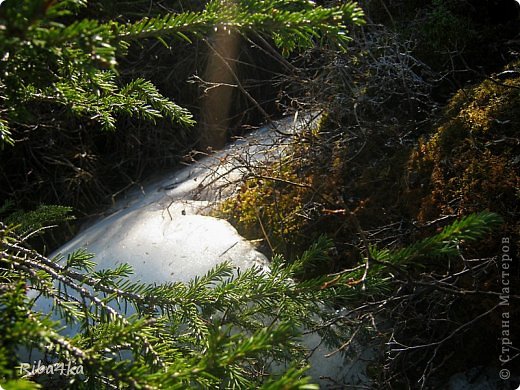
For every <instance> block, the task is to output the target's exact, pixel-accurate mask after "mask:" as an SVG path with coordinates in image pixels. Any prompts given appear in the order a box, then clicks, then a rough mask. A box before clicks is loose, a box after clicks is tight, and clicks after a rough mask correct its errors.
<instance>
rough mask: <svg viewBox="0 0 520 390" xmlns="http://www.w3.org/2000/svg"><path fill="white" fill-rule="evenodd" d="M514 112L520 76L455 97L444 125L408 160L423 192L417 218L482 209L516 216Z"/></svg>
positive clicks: (519, 114) (517, 117)
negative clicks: (419, 177)
mask: <svg viewBox="0 0 520 390" xmlns="http://www.w3.org/2000/svg"><path fill="white" fill-rule="evenodd" d="M515 66H518V63H517V64H515ZM518 107H520V77H511V78H509V79H506V80H501V81H498V80H496V81H493V80H485V81H483V82H481V83H480V84H477V85H475V86H473V87H472V88H469V89H467V90H460V91H459V92H458V93H456V94H455V95H454V97H453V98H452V99H451V101H450V102H449V104H448V106H447V109H446V112H445V117H444V120H443V122H442V123H441V125H440V126H439V127H438V128H437V130H436V132H435V134H434V135H433V136H432V137H431V138H430V140H429V141H427V142H426V141H421V142H420V143H419V146H418V147H417V149H416V150H415V152H414V153H413V155H412V158H411V161H410V171H413V172H416V173H419V175H420V176H421V178H422V179H421V181H420V182H421V184H422V185H423V186H424V189H425V190H426V191H425V196H424V198H423V205H422V208H421V210H420V212H419V218H420V219H423V220H427V219H430V218H432V217H434V216H435V215H436V214H437V215H438V214H440V213H444V214H467V213H470V212H474V211H478V210H482V209H484V208H487V209H490V210H493V211H496V212H498V213H500V214H502V215H515V214H516V213H517V212H518V210H517V206H516V204H517V203H518V188H519V185H520V177H519V175H518V153H517V152H516V148H517V142H518V141H517V138H516V136H515V134H517V132H518V129H519V127H520V111H518Z"/></svg>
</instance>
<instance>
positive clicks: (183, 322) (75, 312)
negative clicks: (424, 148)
mask: <svg viewBox="0 0 520 390" xmlns="http://www.w3.org/2000/svg"><path fill="white" fill-rule="evenodd" d="M499 223H500V219H499V218H498V217H497V216H496V215H494V214H490V213H481V214H476V215H471V216H469V217H466V218H463V219H461V220H460V221H457V222H455V223H453V224H452V225H451V226H449V227H447V228H445V229H444V230H443V231H442V232H441V233H439V234H437V235H435V236H433V237H431V238H428V239H425V240H423V241H420V242H418V243H417V244H413V245H411V246H409V247H407V248H404V249H402V250H398V251H386V250H383V251H377V250H375V249H372V255H373V256H374V259H373V260H374V261H377V262H378V263H377V264H376V266H375V267H371V268H369V269H368V272H367V275H365V279H366V280H365V283H364V284H363V285H362V284H361V283H353V280H355V279H357V278H359V276H360V275H359V271H357V270H354V271H350V272H343V273H341V274H339V275H330V276H321V277H315V278H311V279H306V280H298V275H299V274H301V273H302V272H303V271H304V270H305V269H306V267H309V266H312V265H313V264H316V263H317V262H320V261H327V258H328V253H330V250H331V249H332V242H331V241H330V240H328V239H326V238H320V239H319V240H318V241H317V242H316V243H315V244H314V245H313V246H312V247H311V248H309V250H308V251H307V252H305V253H304V254H303V255H302V256H301V257H300V258H299V259H297V260H296V261H295V262H292V263H291V264H288V263H287V262H285V261H284V259H283V258H281V257H279V256H275V257H274V259H273V260H272V263H271V266H270V271H269V272H266V271H265V270H263V269H260V268H258V267H252V268H250V269H247V270H234V269H233V268H232V267H231V266H230V264H228V263H223V264H220V265H218V266H216V267H215V268H213V269H212V270H210V271H209V272H208V273H207V274H206V275H203V276H200V277H197V278H195V279H194V280H192V281H191V282H189V283H180V282H177V283H167V284H162V285H148V284H142V283H139V282H135V281H131V279H130V278H129V277H130V276H131V275H132V269H131V267H130V266H128V265H126V264H123V265H120V266H119V267H117V268H115V269H112V270H95V269H94V267H95V262H94V257H93V255H91V254H88V253H86V252H85V251H83V250H78V251H76V252H74V253H72V254H70V255H69V256H68V257H67V258H66V259H64V258H62V257H61V256H58V257H56V258H53V259H49V258H46V257H44V256H42V255H40V254H39V253H37V252H36V251H34V250H32V249H30V248H28V247H27V246H26V245H25V244H24V242H22V241H21V239H20V238H19V236H17V234H16V233H15V232H13V230H12V229H10V228H8V227H6V226H5V225H3V224H2V225H1V229H0V239H1V241H0V250H1V252H0V253H1V255H0V256H1V257H0V258H1V265H0V266H1V270H2V271H1V272H0V289H1V290H2V291H1V294H0V308H1V310H0V334H1V335H2V344H1V347H0V380H1V383H2V386H3V387H4V388H6V389H26V388H27V389H28V388H36V385H35V382H40V383H42V384H44V385H46V386H48V387H49V388H55V387H56V386H57V385H59V386H62V387H74V388H95V389H99V388H120V387H131V388H150V389H152V388H179V389H182V388H190V387H200V388H256V387H258V388H266V389H275V388H299V389H311V388H316V387H315V386H314V385H312V384H311V383H310V379H309V378H308V377H306V376H305V369H306V365H307V361H306V353H307V351H306V349H305V347H304V346H303V345H302V332H303V331H304V330H310V331H318V332H319V333H320V335H321V336H322V337H323V338H324V339H325V340H327V342H329V343H330V344H331V345H338V343H341V341H342V340H345V338H347V337H349V334H350V333H349V332H351V329H348V327H344V328H342V327H336V328H335V329H332V328H330V326H329V325H331V324H333V323H338V322H339V320H340V318H339V317H338V315H337V313H336V312H335V311H334V308H335V307H337V305H338V304H341V305H347V306H350V307H356V305H359V304H363V303H365V302H368V301H370V300H372V299H373V298H374V297H377V296H385V294H386V295H387V296H388V294H389V292H391V289H390V288H389V287H390V284H391V281H390V280H389V278H388V275H391V274H392V273H393V272H394V269H393V267H395V266H396V265H400V266H406V267H408V266H416V265H420V262H419V259H421V258H437V257H439V256H440V257H446V256H447V257H453V256H454V255H457V254H458V244H459V243H460V241H461V240H462V239H464V240H465V241H466V243H470V242H472V241H475V240H478V239H479V238H481V237H483V236H484V235H485V234H487V233H489V232H490V231H491V230H492V229H493V228H495V227H496V226H497V225H498V224H499ZM448 248H449V249H448ZM376 258H377V260H376ZM28 291H32V292H33V293H34V292H36V293H38V295H41V296H43V297H46V298H48V299H51V300H52V302H53V306H54V313H55V316H54V318H57V319H58V320H56V319H53V317H52V316H51V313H38V312H35V311H34V310H33V305H34V303H35V299H32V298H29V296H28V294H27V292H28ZM31 296H35V295H31ZM64 325H66V326H69V327H72V328H73V329H77V334H75V335H67V332H65V333H63V331H62V330H63V326H64ZM20 347H24V348H35V349H36V350H39V351H41V352H45V353H46V355H47V357H48V358H49V361H50V362H55V361H71V362H73V365H76V366H78V365H82V367H83V374H82V375H79V376H72V377H64V376H52V375H49V376H46V375H34V376H29V377H27V378H25V379H20V370H19V364H20V363H21V362H20V361H19V360H18V359H19V356H20V355H19V353H20V351H21V349H20ZM29 363H31V362H29Z"/></svg>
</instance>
